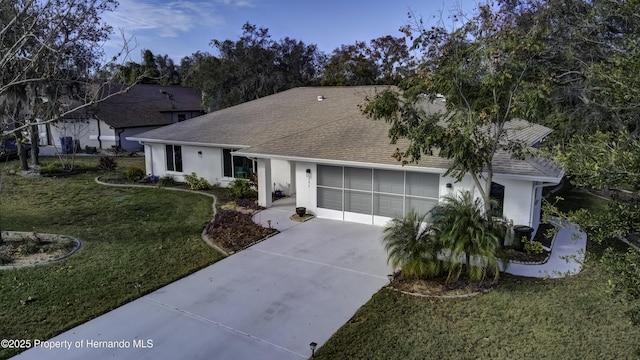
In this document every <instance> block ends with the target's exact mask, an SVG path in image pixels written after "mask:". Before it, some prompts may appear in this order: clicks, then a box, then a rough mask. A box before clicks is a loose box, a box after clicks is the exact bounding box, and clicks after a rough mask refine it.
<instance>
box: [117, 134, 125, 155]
mask: <svg viewBox="0 0 640 360" xmlns="http://www.w3.org/2000/svg"><path fill="white" fill-rule="evenodd" d="M118 130H120V131H118ZM123 132H124V129H116V135H117V136H118V147H119V148H120V149H121V150H124V149H123V148H122V133H123Z"/></svg>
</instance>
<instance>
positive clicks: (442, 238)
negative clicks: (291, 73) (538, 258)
mask: <svg viewBox="0 0 640 360" xmlns="http://www.w3.org/2000/svg"><path fill="white" fill-rule="evenodd" d="M431 216H432V219H433V230H434V231H435V236H436V238H437V240H438V242H439V244H440V246H441V247H442V248H443V251H442V254H443V256H444V257H445V262H444V266H445V267H446V270H445V271H447V273H448V274H447V280H448V281H449V280H454V281H455V280H457V279H459V278H460V276H461V275H462V273H463V270H466V271H465V272H466V275H467V277H468V278H469V280H471V281H483V280H485V279H486V278H487V277H488V276H489V275H490V274H491V275H493V280H494V281H496V280H498V278H499V276H500V260H501V259H504V258H505V256H504V251H503V249H502V239H501V238H500V237H499V236H498V235H497V232H496V231H495V230H496V229H498V226H497V225H496V224H494V223H493V220H492V219H487V218H486V215H485V214H484V212H483V206H482V203H481V201H480V199H479V198H476V197H474V196H473V195H472V193H471V192H470V191H465V192H461V193H460V195H459V196H446V197H445V198H444V199H443V202H442V203H441V204H439V205H438V206H436V207H435V208H434V209H433V210H432V211H431ZM505 263H506V262H505Z"/></svg>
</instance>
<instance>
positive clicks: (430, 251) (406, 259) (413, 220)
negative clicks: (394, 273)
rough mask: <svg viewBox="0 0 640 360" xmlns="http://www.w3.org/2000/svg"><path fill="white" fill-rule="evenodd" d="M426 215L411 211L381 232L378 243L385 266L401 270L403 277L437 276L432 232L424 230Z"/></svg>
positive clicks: (437, 270) (438, 266)
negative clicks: (386, 256) (380, 240)
mask: <svg viewBox="0 0 640 360" xmlns="http://www.w3.org/2000/svg"><path fill="white" fill-rule="evenodd" d="M427 218H428V214H425V215H418V214H417V213H416V212H414V211H411V212H410V213H409V214H407V216H406V217H404V218H396V219H393V220H391V222H390V223H389V225H387V226H386V227H385V229H384V237H383V238H382V243H383V245H384V248H385V250H386V251H387V253H388V254H389V255H388V258H387V263H388V264H389V263H390V264H391V266H392V267H393V269H396V268H398V267H400V268H402V273H401V274H402V276H403V277H409V278H412V277H417V278H425V277H434V276H438V275H440V272H441V267H442V266H441V263H442V262H441V261H440V260H439V259H438V257H437V254H438V251H439V250H438V243H437V242H436V238H435V237H434V232H433V231H432V229H431V228H430V227H429V226H426V222H427Z"/></svg>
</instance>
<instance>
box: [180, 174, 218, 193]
mask: <svg viewBox="0 0 640 360" xmlns="http://www.w3.org/2000/svg"><path fill="white" fill-rule="evenodd" d="M184 181H186V182H187V184H189V187H190V188H191V190H209V189H211V184H209V182H208V181H207V179H205V178H203V177H198V175H196V173H194V172H192V173H191V175H184Z"/></svg>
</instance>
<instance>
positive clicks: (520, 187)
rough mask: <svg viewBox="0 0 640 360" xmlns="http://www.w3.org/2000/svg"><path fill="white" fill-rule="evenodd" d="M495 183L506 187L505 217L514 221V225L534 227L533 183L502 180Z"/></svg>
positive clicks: (498, 179)
mask: <svg viewBox="0 0 640 360" xmlns="http://www.w3.org/2000/svg"><path fill="white" fill-rule="evenodd" d="M494 181H495V182H497V183H499V184H502V185H504V208H503V214H504V216H505V217H506V218H507V219H513V223H514V225H527V226H533V224H532V223H531V214H532V208H533V182H531V181H523V180H508V179H500V178H495V179H494Z"/></svg>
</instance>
